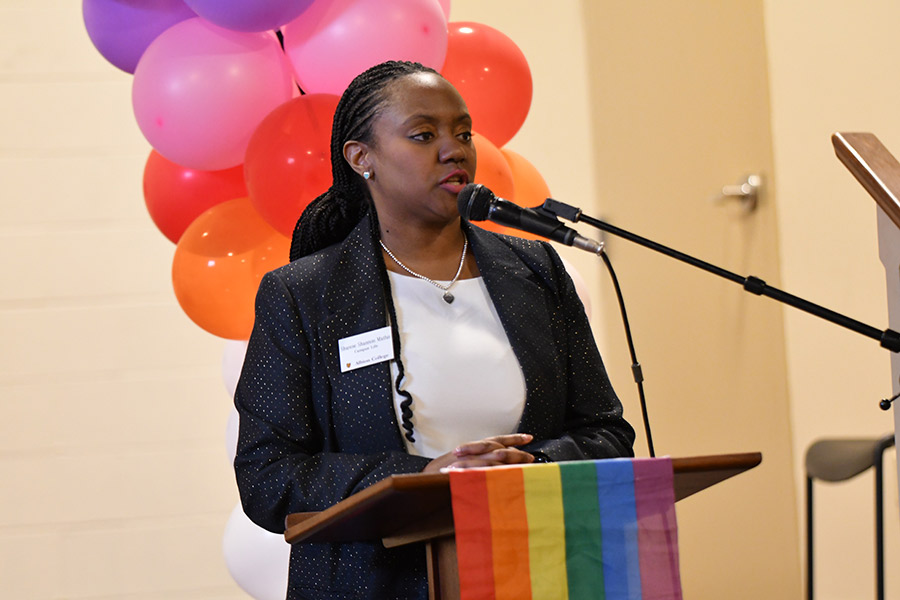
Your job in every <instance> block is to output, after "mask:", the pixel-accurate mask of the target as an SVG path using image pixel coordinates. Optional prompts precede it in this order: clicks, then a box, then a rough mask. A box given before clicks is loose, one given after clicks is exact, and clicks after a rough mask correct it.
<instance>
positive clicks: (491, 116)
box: [441, 22, 532, 147]
mask: <svg viewBox="0 0 900 600" xmlns="http://www.w3.org/2000/svg"><path fill="white" fill-rule="evenodd" d="M449 27H450V37H449V38H448V42H447V59H446V61H445V62H444V67H443V69H441V74H442V75H443V76H444V77H445V78H446V79H447V80H448V81H449V82H450V83H452V84H453V85H454V86H455V87H456V89H457V90H459V93H460V94H462V97H463V99H464V100H465V101H466V104H467V105H468V107H469V113H470V114H471V115H472V121H473V123H474V125H475V129H477V130H478V131H479V132H481V134H482V135H485V136H487V138H488V139H490V140H491V141H492V142H494V145H495V146H498V147H500V146H503V145H504V144H506V142H508V141H509V140H510V139H512V137H513V136H514V135H515V134H516V132H517V131H519V128H520V127H522V123H524V122H525V117H526V116H528V109H529V108H531V94H532V83H531V70H530V69H529V68H528V61H527V60H525V55H524V54H522V51H521V50H519V47H518V46H516V44H515V43H514V42H513V41H512V40H511V39H509V38H508V37H507V36H505V35H504V34H502V33H500V32H499V31H497V30H496V29H494V28H492V27H488V26H487V25H483V24H481V23H471V22H460V23H450V24H449Z"/></svg>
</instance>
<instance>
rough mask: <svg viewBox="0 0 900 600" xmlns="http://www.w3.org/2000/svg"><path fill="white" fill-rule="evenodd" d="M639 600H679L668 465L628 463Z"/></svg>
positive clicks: (656, 460)
mask: <svg viewBox="0 0 900 600" xmlns="http://www.w3.org/2000/svg"><path fill="white" fill-rule="evenodd" d="M632 467H633V469H634V496H635V508H636V511H637V522H638V543H639V553H640V563H641V591H642V600H682V597H681V576H680V574H679V567H678V529H677V525H676V521H675V489H674V484H673V475H672V461H671V459H668V458H646V459H634V460H632Z"/></svg>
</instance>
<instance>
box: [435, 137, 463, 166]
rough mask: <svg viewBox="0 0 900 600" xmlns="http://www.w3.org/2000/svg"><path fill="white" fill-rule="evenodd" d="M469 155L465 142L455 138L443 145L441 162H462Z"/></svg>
mask: <svg viewBox="0 0 900 600" xmlns="http://www.w3.org/2000/svg"><path fill="white" fill-rule="evenodd" d="M467 153H468V146H467V145H466V144H465V142H463V141H462V140H459V139H457V138H456V137H455V136H454V137H451V138H450V139H448V140H447V141H446V142H444V143H443V144H442V145H441V148H440V160H441V162H460V161H463V160H465V159H466V156H467Z"/></svg>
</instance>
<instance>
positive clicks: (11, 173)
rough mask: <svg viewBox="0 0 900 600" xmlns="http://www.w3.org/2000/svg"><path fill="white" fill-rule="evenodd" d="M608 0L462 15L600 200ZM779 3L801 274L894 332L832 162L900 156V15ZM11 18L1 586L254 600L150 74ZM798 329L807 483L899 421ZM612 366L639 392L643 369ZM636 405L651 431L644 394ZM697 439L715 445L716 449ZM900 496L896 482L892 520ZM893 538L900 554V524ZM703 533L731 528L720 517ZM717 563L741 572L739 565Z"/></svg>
mask: <svg viewBox="0 0 900 600" xmlns="http://www.w3.org/2000/svg"><path fill="white" fill-rule="evenodd" d="M594 2H596V3H598V4H599V3H600V2H601V0H584V2H576V1H575V0H567V1H564V2H557V3H548V2H543V1H537V0H529V1H527V2H526V1H523V0H518V1H513V0H502V1H501V0H491V1H490V2H485V1H484V0H481V1H478V0H455V2H454V5H453V13H452V17H453V19H454V20H475V21H480V22H484V23H487V24H490V25H493V26H495V27H497V28H498V29H500V30H501V31H504V32H505V33H507V34H508V35H509V36H510V37H512V38H513V39H514V40H515V41H516V42H517V44H519V46H520V47H521V48H522V50H523V52H524V53H525V54H526V57H527V58H528V60H529V63H530V64H531V67H532V72H533V75H534V80H535V99H534V103H533V105H532V111H531V113H530V115H529V118H528V121H527V122H526V125H525V127H524V128H523V130H522V131H521V132H520V134H519V135H517V136H516V138H515V139H514V140H513V141H512V142H510V144H509V147H510V148H512V149H514V150H516V151H518V152H520V153H521V154H523V155H524V156H525V157H526V158H528V159H529V160H531V161H532V162H533V163H534V164H535V165H536V166H537V167H538V169H539V170H540V171H541V172H542V174H543V175H544V176H545V178H546V179H547V181H548V183H549V185H550V187H551V190H552V191H553V193H554V195H555V196H557V197H559V198H560V199H562V200H565V201H568V202H570V203H573V204H578V205H579V206H582V207H583V208H585V209H586V211H587V210H589V209H591V210H595V211H598V212H599V211H601V210H602V208H603V205H602V202H601V201H600V199H599V197H598V196H599V195H600V190H599V188H598V185H597V182H596V179H595V177H594V171H595V169H596V167H597V164H598V163H597V161H598V152H597V150H596V149H595V148H594V147H593V144H594V142H593V140H594V135H595V131H594V127H595V123H594V121H593V116H592V106H591V96H590V85H589V83H590V79H589V77H590V75H591V72H590V71H589V61H588V58H587V43H586V40H587V39H588V37H589V36H590V35H593V34H595V33H596V32H591V31H588V30H587V29H586V26H585V24H584V19H583V14H582V11H583V9H584V5H585V4H586V3H594ZM685 3H686V4H687V5H690V6H702V3H699V2H697V3H693V2H689V1H688V0H685ZM764 4H765V7H766V35H767V37H768V46H769V47H768V54H769V66H770V76H771V80H770V85H771V95H770V97H771V106H772V137H773V141H774V142H773V145H774V155H775V170H774V173H775V177H776V179H775V182H774V183H775V186H776V187H777V189H778V215H779V220H778V228H779V229H778V231H779V232H780V237H779V243H780V245H781V256H782V280H781V284H782V286H783V287H784V288H785V289H788V290H789V291H793V292H795V293H797V294H800V295H804V296H808V297H810V298H811V299H817V300H819V301H821V302H822V303H824V304H826V305H828V306H830V307H832V308H835V309H837V310H841V311H844V312H847V313H849V314H851V315H852V316H856V317H857V318H859V319H861V320H863V321H866V322H871V323H873V324H875V325H879V324H886V321H887V319H886V314H885V309H884V284H883V283H882V278H883V275H882V272H881V270H880V265H879V263H878V260H877V253H876V246H875V241H874V231H875V219H874V208H873V205H872V203H871V201H869V200H868V198H867V197H865V196H864V195H863V194H862V192H861V188H859V187H858V186H857V185H856V184H855V182H853V181H852V179H851V178H850V176H849V175H847V174H846V173H844V172H843V167H841V166H840V164H839V163H838V162H837V161H836V159H834V158H833V155H832V153H831V149H830V145H829V142H828V135H829V134H830V132H831V131H833V130H837V129H869V130H872V131H875V132H876V133H878V134H879V135H880V137H881V138H882V140H883V141H884V142H885V143H886V144H887V145H888V147H890V148H896V149H897V151H896V152H897V153H898V154H900V121H898V119H897V118H896V117H895V116H894V112H895V107H896V106H898V102H896V99H897V93H898V89H896V88H897V86H895V85H892V81H893V78H892V77H891V75H892V74H893V73H896V72H897V67H898V65H897V61H898V60H900V58H898V57H900V52H898V51H897V50H896V49H895V48H894V47H893V46H892V44H891V40H892V36H891V34H892V30H891V29H890V25H891V24H892V23H897V22H898V17H900V15H898V14H897V12H898V9H897V8H896V7H895V6H894V5H893V4H890V3H887V2H879V3H876V2H868V3H863V8H858V7H856V6H854V8H850V5H849V4H848V3H843V2H828V3H824V4H823V3H803V2H799V1H796V2H790V3H782V2H774V1H768V2H765V3H764ZM0 32H2V34H3V35H2V36H0V132H2V134H0V181H2V182H3V186H2V192H0V194H2V201H0V247H2V254H3V256H4V257H5V258H4V260H3V261H0V280H2V281H4V282H6V284H5V285H3V286H2V288H0V290H2V291H0V336H2V341H3V344H2V349H0V398H2V400H0V478H2V480H3V481H4V482H5V485H4V493H3V494H0V595H2V596H3V597H14V598H36V599H37V598H41V599H42V598H60V597H66V598H80V599H88V598H95V599H99V598H113V597H115V598H120V597H128V598H133V599H136V600H139V599H145V598H146V599H150V598H161V597H165V598H174V599H179V598H184V599H187V598H192V599H193V598H241V597H245V595H244V594H243V592H241V591H240V590H239V589H238V588H237V586H236V585H235V584H234V582H233V581H232V580H231V578H230V576H229V575H228V573H227V572H226V570H225V567H224V563H223V561H222V559H221V537H222V531H223V528H224V526H225V522H226V520H227V518H228V514H229V512H230V510H231V508H232V507H233V506H234V504H235V502H236V501H237V497H236V493H235V491H234V489H233V479H232V475H231V472H230V468H229V466H228V465H227V458H226V450H225V447H224V432H225V423H226V419H227V417H228V411H229V408H230V403H229V399H228V398H227V394H226V393H225V391H224V386H223V383H222V381H221V368H220V361H221V356H222V350H223V347H224V344H223V342H222V340H219V339H217V338H214V337H212V336H210V335H209V334H206V333H205V332H203V331H201V330H200V329H199V328H198V327H196V326H195V325H193V324H192V323H191V322H190V321H189V320H188V319H187V317H186V316H184V314H183V313H182V312H181V310H180V308H179V307H178V306H177V303H176V302H175V300H174V297H173V295H172V292H171V284H170V279H169V277H170V276H169V269H170V261H171V256H172V251H173V246H172V245H171V244H170V243H169V242H168V241H167V240H165V239H164V238H163V237H162V235H161V234H159V233H158V232H157V231H156V229H155V227H154V226H153V224H152V223H151V222H150V220H149V217H148V216H147V214H146V211H145V209H144V207H143V202H142V197H141V189H140V178H141V171H142V169H143V164H144V160H145V159H146V156H147V153H148V152H149V147H148V146H147V144H146V142H145V141H144V140H143V138H142V137H141V135H140V133H139V131H138V130H137V127H136V125H135V122H134V117H133V115H132V114H131V109H130V76H128V75H125V74H122V73H120V72H118V71H117V70H116V69H115V68H114V67H112V66H110V65H108V64H107V63H106V62H105V61H104V60H103V59H102V58H101V57H100V56H99V54H97V52H96V51H95V50H94V48H93V47H92V46H91V44H90V42H89V41H88V39H87V36H86V34H85V33H84V30H83V25H82V23H81V17H80V3H77V2H67V3H59V2H52V1H50V0H28V1H26V0H7V1H6V2H4V3H3V4H2V5H0ZM843 40H847V41H843ZM879 44H881V45H880V46H879ZM624 66H625V67H627V65H624ZM655 101H658V102H661V103H664V102H665V101H666V99H665V98H657V99H655ZM561 149H565V151H564V152H563V151H562V150H561ZM813 203H815V205H814V206H807V204H809V205H812V204H813ZM811 214H814V215H815V221H813V222H812V223H811V222H810V215H811ZM564 254H565V256H566V257H567V258H569V259H571V260H572V262H574V263H575V264H576V266H577V268H578V269H579V271H580V272H581V274H582V275H583V276H584V277H585V279H586V280H587V281H588V283H589V285H590V287H591V289H592V290H593V297H594V299H595V315H594V323H595V333H597V335H598V337H599V338H600V341H601V345H602V346H603V347H604V349H605V351H621V342H620V339H621V331H620V330H619V329H614V330H613V329H610V331H609V332H606V331H605V330H604V326H603V325H601V323H603V322H604V319H603V318H602V315H603V313H608V312H609V311H611V310H613V309H614V307H613V306H612V305H611V304H609V303H608V302H606V301H601V299H600V295H601V292H602V294H603V295H606V294H608V288H607V287H606V283H605V275H604V274H602V273H601V272H600V269H599V268H598V267H596V264H595V262H594V259H592V258H591V257H590V256H586V255H582V254H579V253H572V252H566V253H564ZM661 268H662V269H667V268H669V267H668V266H667V263H665V262H662V263H661ZM735 293H738V292H735ZM598 315H599V316H598ZM610 321H611V319H610ZM785 324H786V334H787V346H786V348H787V350H786V352H787V367H788V382H789V386H790V398H791V405H790V409H791V414H792V422H791V423H790V424H785V426H787V425H792V426H793V428H794V435H793V437H792V438H791V440H792V441H791V443H792V444H793V450H794V455H793V459H787V460H792V462H793V465H794V474H795V480H796V481H798V482H799V481H800V471H799V468H800V464H801V462H800V461H801V457H802V452H803V449H804V448H805V446H806V445H807V444H808V443H809V441H811V440H812V439H813V438H815V437H817V436H820V435H839V434H854V435H869V434H877V433H881V432H882V431H886V430H888V429H890V416H889V415H887V416H886V415H883V414H882V413H881V412H880V411H878V409H877V407H876V404H877V400H878V399H879V398H881V397H883V396H884V395H885V394H887V392H888V391H889V389H890V381H889V376H888V373H889V371H888V365H887V357H886V356H885V355H884V351H882V350H879V349H877V346H875V345H874V344H873V343H870V342H868V341H867V340H864V339H857V338H856V336H855V335H854V334H850V333H845V332H843V331H841V330H839V329H837V328H834V327H832V326H829V325H827V324H821V323H820V322H818V321H815V320H813V318H812V317H805V316H802V315H797V314H793V313H791V312H785ZM607 340H609V341H607ZM615 377H616V378H617V380H618V381H617V385H618V386H619V387H620V388H621V393H623V395H626V394H627V395H631V394H632V391H631V389H627V386H631V385H632V384H631V383H630V380H629V376H628V375H627V373H626V374H624V375H623V374H621V373H619V374H615ZM786 408H787V407H786ZM629 411H630V412H629V415H628V416H629V418H631V420H632V421H633V422H635V423H636V424H637V423H639V418H638V414H637V413H636V412H635V408H634V404H633V403H632V404H631V405H630V406H629ZM671 426H672V424H671V423H669V424H666V423H663V424H661V425H660V427H662V428H666V427H671ZM697 444H698V448H704V450H705V449H706V446H708V445H709V441H708V440H707V441H704V440H703V439H699V438H698V439H697ZM741 449H743V448H741ZM639 451H640V452H641V453H643V448H639ZM891 472H894V471H893V470H889V473H891ZM735 483H736V482H735ZM870 488H871V479H868V480H865V481H863V480H862V479H861V480H860V481H859V482H853V483H851V484H847V486H842V487H840V488H838V487H835V488H833V489H828V490H824V491H823V493H821V494H820V498H822V506H823V510H824V511H826V512H825V513H824V515H823V521H822V522H823V523H824V522H825V520H827V521H828V526H827V528H828V530H830V531H831V533H826V532H825V531H823V532H822V533H821V534H820V548H822V549H821V550H820V554H821V555H822V561H823V562H820V563H819V565H820V573H821V574H822V577H824V578H827V579H825V580H820V581H823V582H824V581H827V582H828V584H827V585H828V586H830V588H831V590H832V592H831V593H832V594H833V595H831V596H828V595H827V593H828V592H827V591H826V589H825V588H826V585H825V584H824V583H823V584H820V588H819V589H820V591H821V592H822V594H821V595H820V596H819V597H820V598H828V597H832V598H850V597H854V598H856V597H866V596H868V595H870V594H869V592H868V591H867V590H869V589H870V588H871V579H872V577H871V575H870V572H869V565H870V558H869V556H870V549H871V532H870V530H871V526H870V523H871V509H870V508H869V506H870V500H871V489H870ZM896 490H897V486H896V480H894V481H893V482H892V483H891V484H890V485H889V486H888V495H887V500H888V503H889V506H891V507H892V508H893V512H892V514H893V515H896V513H897V511H896V507H897V504H898V501H897V491H896ZM759 493H762V494H780V493H783V490H779V489H764V490H759ZM791 495H792V494H791ZM797 497H798V498H799V495H798V496H797ZM798 511H799V507H798ZM866 511H868V512H866ZM799 523H800V520H799V517H798V519H797V520H796V521H795V522H794V523H793V524H792V525H791V526H792V527H793V528H795V529H794V530H795V531H796V528H797V527H799ZM889 528H890V529H891V531H893V532H894V537H893V538H891V540H892V541H891V542H890V543H891V544H892V545H891V546H890V547H889V549H888V551H889V557H894V559H896V556H897V552H898V551H900V548H898V547H897V543H896V541H895V539H896V535H895V534H896V531H897V523H896V519H895V520H894V521H893V522H890V523H889ZM823 529H825V528H823ZM703 535H709V538H710V540H711V541H712V540H713V539H714V538H713V536H720V535H721V531H714V532H710V533H709V534H707V533H705V532H704V533H703ZM702 542H703V540H699V541H698V542H692V547H693V545H694V544H695V543H699V544H702ZM749 551H751V552H759V553H764V552H766V551H767V549H766V548H765V547H759V548H756V547H754V548H750V549H749ZM798 551H799V549H798ZM829 554H830V556H828V555H829ZM691 560H696V559H691ZM894 564H896V563H894ZM724 568H725V567H723V569H724ZM787 570H788V573H789V574H788V575H787V576H786V577H787V578H788V579H789V580H790V579H792V577H793V578H795V579H796V580H797V581H799V577H800V574H799V572H796V569H795V568H794V567H793V566H792V565H788V566H787ZM713 575H714V576H716V577H721V578H724V579H727V578H728V572H727V570H726V571H724V572H722V573H716V574H711V576H713ZM759 576H760V577H761V578H764V577H769V576H770V574H769V573H760V574H759ZM848 579H849V580H851V581H850V582H849V583H843V582H847V581H848ZM750 583H752V582H744V581H735V582H734V585H735V586H740V587H747V586H748V585H750ZM785 585H786V586H787V588H789V589H796V586H797V585H799V584H795V583H794V582H793V581H787V582H786V584H785ZM867 586H868V587H867ZM896 588H897V585H896V584H894V585H893V588H889V595H890V592H891V590H896Z"/></svg>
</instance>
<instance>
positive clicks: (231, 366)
mask: <svg viewBox="0 0 900 600" xmlns="http://www.w3.org/2000/svg"><path fill="white" fill-rule="evenodd" d="M246 355H247V341H246V340H228V341H227V342H225V351H224V352H223V353H222V380H223V381H224V382H225V389H226V390H228V397H229V398H234V390H235V389H237V383H238V379H239V378H240V377H241V369H242V368H243V367H244V357H245V356H246Z"/></svg>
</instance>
